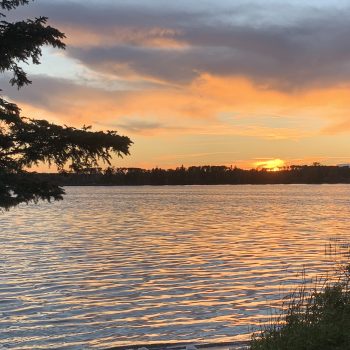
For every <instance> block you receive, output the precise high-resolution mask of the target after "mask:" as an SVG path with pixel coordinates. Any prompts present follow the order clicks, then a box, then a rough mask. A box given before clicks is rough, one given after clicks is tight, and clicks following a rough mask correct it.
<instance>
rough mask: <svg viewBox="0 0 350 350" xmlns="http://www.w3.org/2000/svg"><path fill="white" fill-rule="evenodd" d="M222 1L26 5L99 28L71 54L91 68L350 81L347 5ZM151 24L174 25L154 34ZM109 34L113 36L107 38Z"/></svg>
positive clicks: (172, 78) (269, 80)
mask: <svg viewBox="0 0 350 350" xmlns="http://www.w3.org/2000/svg"><path fill="white" fill-rule="evenodd" d="M150 4H153V5H154V6H152V5H150ZM181 4H182V3H181ZM218 4H221V5H220V6H219V5H218V6H217V8H212V9H211V11H209V9H208V8H205V7H203V6H200V5H198V6H196V3H194V2H193V4H192V2H189V5H188V6H187V7H186V6H184V5H183V4H182V6H179V8H178V9H176V8H175V7H169V6H167V5H164V6H160V2H159V1H151V2H150V3H149V4H148V5H142V3H141V2H137V1H130V2H125V1H123V2H122V1H113V2H110V3H106V2H101V3H94V2H87V1H86V2H83V1H81V2H78V1H65V2H60V1H58V2H48V1H44V0H42V1H37V5H36V6H29V7H27V8H23V11H24V12H23V15H24V14H27V15H37V14H38V13H39V10H40V13H43V14H45V15H48V16H49V17H51V18H52V20H53V22H54V23H55V24H57V26H59V27H60V26H62V27H63V29H64V28H65V27H67V28H70V30H71V28H75V29H76V33H79V32H80V33H81V32H84V31H87V32H93V33H95V34H96V35H97V36H100V38H101V43H102V44H101V43H100V44H96V43H95V44H93V43H91V45H87V44H86V42H85V43H82V44H81V45H79V44H75V45H74V46H71V47H68V50H67V54H68V55H69V56H71V57H73V58H75V59H78V60H79V61H80V62H82V63H83V64H84V65H86V66H88V67H90V68H91V69H93V70H96V71H103V72H107V73H109V74H111V75H115V76H120V75H123V74H125V71H124V70H125V67H126V66H127V68H128V70H129V71H130V72H132V73H134V74H140V75H143V76H148V77H151V78H156V79H160V80H164V81H167V82H169V83H177V84H178V83H188V82H190V81H192V80H193V79H195V78H196V77H198V76H199V75H200V74H201V73H203V72H206V73H210V74H214V75H223V76H227V75H233V76H237V75H239V76H246V77H248V78H250V79H252V80H253V81H256V82H257V83H259V84H262V85H263V86H265V87H273V88H279V89H298V88H303V87H308V86H310V85H316V86H327V85H330V84H337V83H348V82H349V81H350V64H349V62H350V42H349V40H348V33H349V32H350V22H349V21H348V18H349V14H350V9H349V8H343V9H341V10H339V9H337V8H336V6H334V8H332V7H326V8H322V7H318V8H317V7H315V6H314V7H312V6H304V7H303V6H301V5H295V6H291V5H284V6H283V5H280V6H276V2H275V3H272V4H271V3H270V2H266V5H265V6H262V5H261V4H260V5H257V4H256V3H254V2H253V3H247V2H246V3H241V2H237V3H236V4H235V5H232V4H231V3H229V2H227V1H222V2H218ZM225 4H226V5H227V9H226V11H225V6H224V5H225ZM156 5H157V6H156ZM252 5H254V6H252ZM25 11H27V12H25ZM122 28H126V29H130V28H132V30H131V33H130V37H129V38H128V37H127V38H125V37H124V38H123V40H122V42H120V41H121V40H120V38H117V36H118V30H122ZM154 28H164V29H168V30H171V31H170V32H165V33H162V32H160V33H158V34H157V33H155V32H154V31H153V32H152V29H154ZM135 31H136V32H137V33H144V36H145V37H147V35H149V36H156V37H157V36H160V37H165V38H169V37H170V38H171V39H172V40H175V41H178V42H180V43H182V44H186V46H185V47H183V48H173V47H167V46H166V45H165V46H164V47H162V45H160V46H152V44H150V43H149V42H148V43H147V44H144V42H143V41H142V40H139V41H137V40H136V41H135V40H132V35H133V33H134V34H135ZM148 33H149V34H148ZM67 34H68V35H69V32H67ZM72 35H74V34H73V32H72ZM76 35H78V34H76ZM107 37H109V40H108V44H104V43H103V42H104V40H105V39H106V38H107ZM114 37H115V42H113V38H114ZM143 39H145V38H143ZM121 67H122V68H121Z"/></svg>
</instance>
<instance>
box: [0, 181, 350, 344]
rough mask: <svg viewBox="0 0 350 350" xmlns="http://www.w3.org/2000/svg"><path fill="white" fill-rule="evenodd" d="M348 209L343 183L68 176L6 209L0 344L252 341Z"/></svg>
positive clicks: (319, 268)
mask: <svg viewBox="0 0 350 350" xmlns="http://www.w3.org/2000/svg"><path fill="white" fill-rule="evenodd" d="M349 217H350V186H347V185H265V186H183V187H71V188H67V196H66V197H65V200H64V201H62V202H56V203H52V204H48V203H40V204H38V205H34V204H33V205H29V206H26V205H23V206H20V207H19V208H17V209H14V210H11V211H10V212H4V213H0V241H1V255H0V316H1V317H0V348H1V346H3V347H5V348H6V349H7V348H9V349H84V350H85V349H104V348H106V347H111V346H117V345H124V344H126V345H129V344H135V343H137V344H138V343H159V342H176V341H203V340H204V341H210V342H221V341H231V340H239V339H247V337H249V333H250V332H251V331H252V330H254V327H257V326H259V324H260V323H261V322H264V321H266V319H267V318H268V317H269V315H270V314H271V312H273V311H272V309H271V308H272V307H273V306H276V305H279V302H278V301H279V299H280V298H281V296H282V295H284V293H286V292H288V291H289V290H291V288H293V287H294V286H295V285H297V283H298V281H299V280H300V278H301V271H302V270H303V268H304V269H305V270H306V274H307V276H313V275H315V274H316V273H324V271H325V270H327V269H328V268H329V266H330V264H331V263H330V258H329V257H327V256H325V245H326V244H327V242H328V241H329V239H333V238H335V237H337V238H339V237H340V238H347V237H349V236H350V235H349Z"/></svg>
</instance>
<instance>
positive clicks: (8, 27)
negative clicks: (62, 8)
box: [0, 0, 132, 209]
mask: <svg viewBox="0 0 350 350" xmlns="http://www.w3.org/2000/svg"><path fill="white" fill-rule="evenodd" d="M28 3H29V0H3V1H0V10H1V12H0V17H2V18H6V15H5V13H4V12H5V11H10V10H13V9H15V8H16V7H18V6H20V5H25V4H28ZM64 37H65V36H64V34H63V33H61V32H60V31H59V30H57V29H56V28H53V27H50V26H49V25H47V18H46V17H39V18H35V19H34V20H31V19H28V20H25V21H18V22H14V23H10V22H7V21H5V20H2V21H1V22H0V73H5V72H7V71H9V72H11V73H12V74H13V76H12V78H11V80H10V84H12V85H15V86H17V87H18V88H21V87H23V86H24V85H28V84H30V83H31V81H30V80H29V79H28V76H27V74H26V72H25V71H24V70H23V69H22V67H21V66H20V64H21V63H28V62H29V61H31V62H32V63H33V64H39V63H40V57H41V54H42V52H41V48H42V47H43V46H44V45H49V46H52V47H55V48H59V49H64V48H65V45H64V43H63V42H62V40H63V39H64ZM0 91H1V90H0ZM131 144H132V142H131V140H130V139H129V138H128V137H126V136H120V135H118V134H117V132H116V131H107V132H102V131H99V132H93V131H91V130H90V127H85V126H84V127H83V128H81V129H77V128H73V127H68V126H60V125H55V124H52V123H49V122H48V121H46V120H35V119H29V118H25V117H23V116H21V110H20V108H19V107H18V106H17V105H16V104H14V103H10V102H9V101H6V100H5V99H4V98H3V97H0V208H4V209H9V208H10V207H13V206H16V205H18V204H20V203H23V202H24V203H28V202H31V201H34V202H37V201H38V200H47V201H50V200H60V199H62V198H63V194H64V190H63V188H61V187H59V186H57V185H55V184H53V183H51V182H50V181H43V180H40V178H39V177H38V178H36V177H35V176H32V175H31V176H28V175H29V174H28V172H27V171H26V170H25V169H28V168H29V167H31V166H33V165H36V164H39V163H40V162H43V163H47V164H49V165H51V164H54V165H56V166H57V167H58V170H63V169H65V167H69V168H70V170H71V171H81V170H82V169H85V168H93V167H96V166H98V163H99V161H103V162H105V163H107V164H110V160H111V157H112V154H113V153H115V154H117V155H118V156H123V155H128V154H129V147H130V145H131Z"/></svg>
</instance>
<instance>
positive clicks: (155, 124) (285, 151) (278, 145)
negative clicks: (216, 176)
mask: <svg viewBox="0 0 350 350" xmlns="http://www.w3.org/2000/svg"><path fill="white" fill-rule="evenodd" d="M39 15H44V16H48V17H49V18H50V24H51V25H53V26H56V27H57V28H59V29H60V30H61V31H63V32H64V33H65V34H66V36H67V39H66V41H65V42H66V44H67V49H66V50H65V51H64V52H63V51H57V50H53V49H45V50H44V57H43V59H42V64H41V65H40V66H35V67H34V66H32V65H30V66H28V67H26V70H27V71H28V72H30V74H31V75H30V78H31V79H32V81H33V84H32V85H31V86H29V87H25V88H23V89H21V90H20V91H17V90H16V89H15V88H10V87H9V85H7V84H5V81H4V79H5V80H7V81H8V80H9V77H5V78H1V79H2V80H3V81H2V83H1V85H2V87H3V90H4V91H3V93H4V94H5V95H7V96H8V97H9V98H11V99H12V100H14V101H15V102H16V103H18V104H19V105H20V106H21V107H22V109H23V112H24V114H25V115H26V116H30V117H35V118H40V119H49V120H51V121H54V122H57V123H61V124H70V125H74V126H82V125H84V124H85V125H92V126H93V127H94V129H104V130H106V129H115V130H118V131H119V132H120V134H123V135H127V136H129V137H130V138H131V139H132V140H133V141H134V145H133V146H132V148H131V156H129V157H126V158H124V159H117V158H116V159H114V160H113V165H115V166H121V167H124V166H125V167H129V166H133V167H134V166H135V167H147V168H149V167H155V166H160V167H165V168H167V167H176V166H180V165H182V164H183V165H185V166H188V165H204V164H211V165H223V164H226V165H231V164H232V165H237V166H240V167H244V168H251V167H255V166H258V165H259V164H260V166H261V164H264V162H266V161H269V160H271V159H280V160H282V162H280V163H279V164H283V161H284V162H285V163H286V164H305V163H307V164H310V163H312V162H314V161H317V162H321V163H323V164H339V163H348V162H350V40H349V34H350V21H349V15H350V4H349V1H340V0H334V1H329V0H308V1H299V0H293V1H286V0H275V1H272V0H264V1H263V0H259V1H258V0H251V1H243V0H230V1H229V0H216V1H209V0H177V1H175V2H171V1H165V0H128V1H125V0H75V1H68V0H64V1H63V0H36V1H35V2H34V3H32V4H31V5H29V6H24V7H21V8H19V9H17V10H15V11H13V12H11V13H10V14H9V16H8V20H10V19H11V18H12V19H14V18H15V19H19V18H25V17H36V16H39Z"/></svg>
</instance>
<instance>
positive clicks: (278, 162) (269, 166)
mask: <svg viewBox="0 0 350 350" xmlns="http://www.w3.org/2000/svg"><path fill="white" fill-rule="evenodd" d="M254 165H255V167H256V168H257V169H266V170H268V171H278V170H280V169H281V168H282V167H283V166H284V165H285V162H284V160H282V159H269V160H264V161H260V162H255V163H254Z"/></svg>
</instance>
